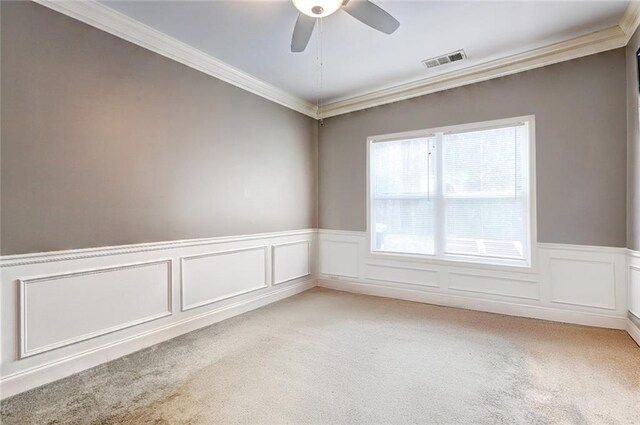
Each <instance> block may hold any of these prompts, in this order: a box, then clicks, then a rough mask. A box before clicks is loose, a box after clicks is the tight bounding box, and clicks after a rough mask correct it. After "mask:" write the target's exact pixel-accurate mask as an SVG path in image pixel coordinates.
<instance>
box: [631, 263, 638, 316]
mask: <svg viewBox="0 0 640 425" xmlns="http://www.w3.org/2000/svg"><path fill="white" fill-rule="evenodd" d="M629 311H630V312H631V313H632V314H634V315H635V316H636V317H640V265H634V264H630V265H629Z"/></svg>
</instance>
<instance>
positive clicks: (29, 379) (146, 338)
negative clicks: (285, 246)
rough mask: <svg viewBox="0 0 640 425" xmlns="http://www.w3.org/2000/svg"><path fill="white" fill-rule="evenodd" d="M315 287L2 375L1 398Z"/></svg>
mask: <svg viewBox="0 0 640 425" xmlns="http://www.w3.org/2000/svg"><path fill="white" fill-rule="evenodd" d="M314 286H316V281H315V280H314V279H309V280H305V281H303V282H298V283H295V284H292V285H289V286H285V287H282V288H278V289H276V290H274V291H271V292H268V293H264V294H258V295H256V296H254V297H252V298H249V299H245V300H241V301H238V302H236V303H233V304H228V305H224V306H222V307H219V308H216V309H214V310H210V311H207V312H204V313H202V314H198V315H195V316H191V317H188V318H186V319H183V320H180V321H178V322H174V323H171V324H168V325H165V326H162V327H159V328H154V329H152V330H149V331H146V332H142V333H139V334H135V335H132V336H129V337H126V338H122V339H119V340H117V341H113V342H109V343H107V344H104V345H101V346H98V347H93V348H90V349H88V350H85V351H82V352H79V353H74V354H71V355H69V356H66V357H63V358H60V359H56V360H54V361H52V362H49V363H45V364H41V365H37V366H35V367H32V368H29V369H25V370H22V371H20V372H16V373H13V374H11V375H7V376H4V377H2V379H1V380H0V393H1V394H2V398H3V399H4V398H7V397H10V396H12V395H15V394H18V393H19V392H22V391H25V389H29V388H34V387H36V386H39V385H43V384H46V383H48V382H51V381H54V380H57V379H61V378H64V377H66V376H69V375H72V374H74V373H78V372H80V371H82V370H85V369H88V368H90V367H93V366H97V365H99V364H101V363H104V362H107V361H110V360H113V359H116V358H118V357H121V356H123V355H126V354H129V353H131V352H133V351H136V350H139V349H141V348H144V347H148V346H151V345H153V344H157V343H160V342H162V341H166V340H168V339H171V338H174V337H176V336H179V335H182V334H184V333H187V332H190V331H193V330H196V329H199V328H202V327H205V326H209V325H212V324H214V323H217V322H220V321H222V320H225V319H228V318H230V317H234V316H237V315H239V314H242V313H246V312H248V311H251V310H254V309H256V308H259V307H262V306H265V305H267V304H270V303H273V302H275V301H279V300H281V299H284V298H288V297H290V296H293V295H296V294H298V293H300V292H304V291H306V290H308V289H311V288H313V287H314Z"/></svg>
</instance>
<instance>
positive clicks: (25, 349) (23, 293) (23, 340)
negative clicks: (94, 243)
mask: <svg viewBox="0 0 640 425" xmlns="http://www.w3.org/2000/svg"><path fill="white" fill-rule="evenodd" d="M157 264H167V310H166V311H164V312H162V313H159V314H155V315H153V316H149V317H143V318H140V319H136V320H133V321H131V322H127V323H123V324H120V325H116V326H113V327H110V328H106V329H101V330H98V331H95V332H89V333H87V334H84V335H79V336H76V337H73V338H69V339H65V340H63V341H58V342H55V343H53V344H49V345H45V346H43V347H40V348H36V349H33V350H29V346H28V343H27V338H28V335H27V286H28V285H29V284H31V283H37V282H41V281H48V280H57V279H64V278H69V277H78V276H86V275H92V274H98V273H107V272H113V271H119V270H128V269H133V268H139V267H145V266H150V265H157ZM172 266H173V261H172V260H171V259H170V258H168V259H162V260H153V261H145V262H139V263H131V264H121V265H117V266H111V267H100V268H93V269H88V270H81V271H77V272H73V273H61V274H53V275H46V276H38V277H30V278H25V279H18V304H19V306H20V308H19V315H20V317H19V328H18V329H19V331H18V338H19V343H18V346H19V347H20V350H19V353H18V358H19V359H24V358H27V357H31V356H34V355H36V354H41V353H46V352H47V351H51V350H55V349H58V348H62V347H66V346H69V345H72V344H76V343H78V342H82V341H87V340H90V339H93V338H97V337H99V336H102V335H107V334H110V333H113V332H117V331H121V330H123V329H127V328H130V327H133V326H136V325H141V324H143V323H147V322H151V321H154V320H157V319H161V318H163V317H167V316H171V315H172V314H173V302H172V296H171V294H172V292H173V282H172V278H171V276H172V268H173V267H172Z"/></svg>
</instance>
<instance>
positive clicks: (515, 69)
mask: <svg viewBox="0 0 640 425" xmlns="http://www.w3.org/2000/svg"><path fill="white" fill-rule="evenodd" d="M626 36H627V35H626V33H625V32H624V31H623V30H622V29H621V28H620V27H619V26H617V25H616V26H614V27H611V28H607V29H605V30H602V31H597V32H594V33H591V34H587V35H583V36H580V37H577V38H573V39H571V40H567V41H563V42H560V43H556V44H552V45H549V46H545V47H541V48H538V49H534V50H530V51H528V52H524V53H519V54H516V55H512V56H508V57H505V58H501V59H496V60H492V61H489V62H485V63H482V64H479V65H475V66H471V67H469V68H464V69H460V70H457V71H453V72H448V73H445V74H441V75H437V76H434V77H430V78H425V79H422V80H418V81H413V82H410V83H406V84H401V85H397V86H393V87H389V88H386V89H382V90H378V91H375V92H371V93H367V94H363V95H360V96H354V97H351V98H348V99H345V100H341V101H338V102H333V103H330V104H328V105H326V106H325V107H324V108H323V114H322V115H323V117H325V118H328V117H333V116H336V115H342V114H346V113H349V112H354V111H359V110H362V109H367V108H372V107H375V106H380V105H384V104H387V103H393V102H398V101H401V100H406V99H410V98H413V97H418V96H423V95H425V94H430V93H435V92H439V91H443V90H449V89H452V88H455V87H460V86H465V85H468V84H473V83H478V82H481V81H486V80H490V79H493V78H498V77H504V76H506V75H511V74H516V73H519V72H523V71H528V70H531V69H535V68H540V67H543V66H547V65H552V64H555V63H559V62H564V61H568V60H571V59H576V58H579V57H583V56H588V55H593V54H595V53H600V52H603V51H606V50H611V49H616V48H619V47H624V46H625V45H626V43H627V39H626Z"/></svg>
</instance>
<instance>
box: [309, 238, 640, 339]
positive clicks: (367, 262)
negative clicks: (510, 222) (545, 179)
mask: <svg viewBox="0 0 640 425" xmlns="http://www.w3.org/2000/svg"><path fill="white" fill-rule="evenodd" d="M367 241H368V239H367V234H366V233H365V232H353V231H350V232H342V231H335V230H324V229H321V230H320V231H319V239H318V243H319V246H318V249H319V252H320V259H319V282H318V284H319V285H320V286H325V287H328V288H333V289H340V290H345V291H350V292H357V293H365V294H370V295H378V296H386V297H393V298H400V299H407V300H412V301H418V302H425V303H432V304H439V305H445V306H452V307H460V308H468V309H473V310H481V311H488V312H494V313H501V314H508V315H514V316H523V317H532V318H539V319H547V320H554V321H560V322H568V323H578V324H584V325H591V326H600V327H607V328H614V329H626V327H627V320H628V319H627V250H626V249H625V248H606V247H590V246H580V245H561V244H546V243H539V244H538V246H537V248H536V250H535V251H536V252H534V254H535V255H534V257H535V258H536V264H535V266H534V268H532V269H517V268H509V267H504V266H495V267H493V266H488V265H472V264H466V263H460V264H459V263H454V262H445V261H432V262H427V261H424V260H411V259H406V258H404V259H401V258H391V257H389V256H374V255H370V254H369V251H368V249H367V243H368V242H367ZM638 260H639V263H640V257H639V258H638ZM354 262H355V264H354ZM638 270H640V268H639V269H638ZM638 279H639V284H640V273H639V274H638Z"/></svg>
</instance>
